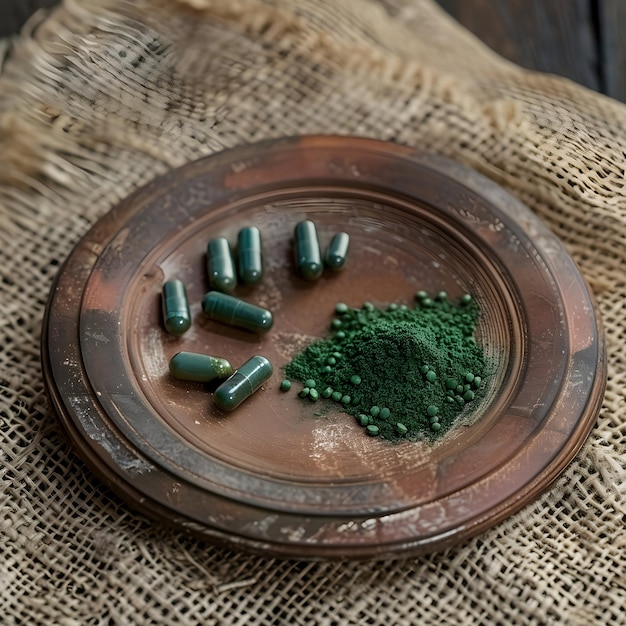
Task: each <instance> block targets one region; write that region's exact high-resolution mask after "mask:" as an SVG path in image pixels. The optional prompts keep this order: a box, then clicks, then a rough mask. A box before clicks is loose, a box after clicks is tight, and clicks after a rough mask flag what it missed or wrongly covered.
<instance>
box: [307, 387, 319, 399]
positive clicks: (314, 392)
mask: <svg viewBox="0 0 626 626" xmlns="http://www.w3.org/2000/svg"><path fill="white" fill-rule="evenodd" d="M309 399H310V400H311V401H313V402H317V401H318V400H319V399H320V394H319V391H318V390H317V389H309Z"/></svg>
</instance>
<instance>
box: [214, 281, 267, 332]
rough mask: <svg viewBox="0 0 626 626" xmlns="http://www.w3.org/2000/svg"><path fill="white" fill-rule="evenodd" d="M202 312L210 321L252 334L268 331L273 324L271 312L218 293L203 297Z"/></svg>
mask: <svg viewBox="0 0 626 626" xmlns="http://www.w3.org/2000/svg"><path fill="white" fill-rule="evenodd" d="M202 310H203V311H204V313H205V315H207V316H208V317H210V318H211V319H214V320H217V321H218V322H222V323H224V324H229V325H230V326H238V327H239V328H245V329H246V330H251V331H253V332H263V331H266V330H269V329H270V328H271V327H272V324H273V323H274V317H273V316H272V313H271V311H268V310H267V309H263V308H261V307H259V306H255V305H254V304H250V303H249V302H244V301H243V300H240V299H239V298H235V297H234V296H229V295H227V294H225V293H220V292H219V291H209V292H208V293H207V294H206V295H205V296H204V298H203V300H202Z"/></svg>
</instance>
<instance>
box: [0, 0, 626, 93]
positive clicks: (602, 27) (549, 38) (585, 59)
mask: <svg viewBox="0 0 626 626" xmlns="http://www.w3.org/2000/svg"><path fill="white" fill-rule="evenodd" d="M437 1H438V2H439V4H440V5H441V6H442V7H443V8H444V9H446V10H447V11H448V12H449V13H450V14H451V15H453V16H454V17H455V18H456V19H457V20H458V21H459V22H461V24H463V25H464V26H465V27H467V28H468V29H469V30H470V31H472V32H473V33H475V34H476V35H477V36H478V37H479V38H480V39H482V40H483V41H484V42H485V43H486V44H487V45H488V46H490V47H491V48H493V49H494V50H495V51H496V52H498V53H499V54H501V55H502V56H504V57H506V58H507V59H510V60H511V61H514V62H515V63H518V64H519V65H522V66H523V67H527V68H529V69H535V70H540V71H543V72H550V73H553V74H559V75H561V76H566V77H568V78H571V79H572V80H575V81H576V82H578V83H580V84H582V85H585V86H586V87H589V88H590V89H595V90H596V91H600V92H602V93H605V94H608V95H610V96H612V97H614V98H617V99H619V100H622V101H625V102H626V35H625V34H624V33H626V1H625V0H437ZM57 2H58V0H0V37H3V36H7V35H10V34H12V33H16V32H18V30H19V29H20V27H21V26H22V24H23V23H24V22H25V21H26V20H27V19H28V17H29V16H30V15H32V13H34V11H35V10H37V9H38V8H42V7H43V8H48V7H51V6H54V5H55V4H56V3H57Z"/></svg>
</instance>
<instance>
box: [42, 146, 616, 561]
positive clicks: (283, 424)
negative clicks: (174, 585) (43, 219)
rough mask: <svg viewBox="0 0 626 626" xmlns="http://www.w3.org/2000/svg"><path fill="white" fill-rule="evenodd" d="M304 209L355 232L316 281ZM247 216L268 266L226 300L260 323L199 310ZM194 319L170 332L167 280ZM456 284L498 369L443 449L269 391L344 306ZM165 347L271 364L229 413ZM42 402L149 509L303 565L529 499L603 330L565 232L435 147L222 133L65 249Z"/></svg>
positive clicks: (580, 423)
mask: <svg viewBox="0 0 626 626" xmlns="http://www.w3.org/2000/svg"><path fill="white" fill-rule="evenodd" d="M302 219H311V220H313V221H314V222H315V223H316V224H317V227H318V231H319V234H320V239H321V243H322V244H323V245H324V244H325V243H327V242H328V241H329V239H330V237H331V236H332V235H333V234H334V233H335V232H337V231H339V230H345V231H347V232H349V234H350V236H351V248H350V253H349V258H348V262H347V263H346V267H345V269H344V270H342V271H341V272H336V273H332V274H331V273H328V272H327V273H325V274H324V276H323V277H322V278H321V279H320V280H319V281H316V282H314V283H311V282H306V281H303V280H301V279H299V278H298V277H297V275H296V272H295V269H294V267H293V260H292V233H293V228H294V226H295V224H296V223H297V222H298V221H300V220H302ZM252 224H254V225H256V226H258V227H259V228H260V230H261V232H262V237H263V249H264V262H265V269H264V278H263V280H262V282H261V283H260V284H259V285H257V286H255V287H253V288H251V287H248V288H241V287H240V288H238V291H237V292H236V295H238V296H240V297H242V298H244V299H247V300H249V301H251V302H254V303H257V304H260V305H262V306H265V307H268V308H270V309H271V310H272V311H273V313H274V317H275V323H274V327H273V329H272V330H271V331H270V332H268V333H267V334H265V335H263V336H258V335H256V334H253V333H249V332H246V331H239V330H235V329H232V328H229V327H225V326H223V325H220V324H218V323H216V322H211V321H209V320H208V319H206V318H205V317H204V315H203V314H202V311H201V307H200V302H201V299H202V296H203V294H204V293H205V292H206V291H207V290H208V282H207V275H206V271H205V248H206V244H207V242H208V240H209V239H210V238H211V237H215V236H225V237H228V238H229V239H230V241H231V242H233V243H235V241H236V236H237V232H238V230H239V229H240V228H241V227H242V226H244V225H252ZM175 277H178V278H180V279H182V280H183V281H184V282H185V284H186V286H187V291H188V294H189V299H190V302H191V309H192V316H193V324H192V328H191V330H190V331H189V332H188V333H187V334H185V335H184V336H183V337H181V338H175V337H172V336H170V335H168V334H167V333H165V331H164V330H163V327H162V322H161V313H160V292H161V287H162V284H163V281H164V280H167V279H170V278H175ZM420 289H424V290H426V291H431V292H436V291H440V290H446V291H447V292H448V293H449V294H450V295H451V296H454V295H460V294H462V293H464V292H470V293H472V294H473V296H474V297H475V298H476V299H477V301H478V303H479V305H480V308H481V319H480V323H479V327H478V330H477V334H476V337H477V340H478V341H479V342H480V343H481V344H482V345H483V346H484V349H485V351H486V353H487V355H488V356H489V358H490V359H491V360H492V361H493V362H495V363H497V368H496V370H495V373H494V374H493V376H491V377H490V379H489V381H488V389H487V394H486V397H485V398H484V400H483V401H482V402H481V404H480V406H478V407H475V408H474V411H473V413H472V415H471V419H469V420H468V419H465V421H464V423H463V424H462V425H459V426H458V427H456V428H454V429H453V430H452V431H451V432H450V433H449V434H448V435H447V436H445V437H444V438H443V439H441V440H440V441H438V442H437V443H435V444H429V443H412V442H404V443H401V444H389V443H387V442H385V441H382V440H378V439H377V438H372V437H367V436H366V435H364V433H363V430H362V429H361V428H360V427H359V426H358V425H357V424H356V423H355V421H354V419H353V418H351V417H350V416H348V415H345V414H343V413H341V412H340V411H338V410H337V409H336V408H334V407H328V410H327V411H326V413H325V415H323V416H322V417H316V416H315V415H314V410H313V408H312V407H313V405H312V404H311V403H308V402H303V401H302V400H300V399H299V398H298V397H297V394H296V393H289V394H283V393H280V392H279V391H278V386H279V384H280V381H281V379H282V376H281V372H280V368H281V367H282V366H284V365H285V364H286V363H287V362H288V361H289V360H290V358H291V357H292V356H294V354H295V353H296V352H297V351H298V350H300V349H301V348H302V347H303V345H305V344H306V342H307V341H309V340H311V338H315V337H320V336H324V335H325V333H326V329H327V328H328V324H329V321H330V320H331V318H332V313H333V309H334V305H335V303H336V302H338V301H343V302H347V303H348V304H350V305H352V306H360V305H361V304H362V303H363V302H364V301H366V300H367V301H371V302H374V303H376V304H386V303H389V302H398V303H402V302H404V303H407V304H410V303H411V301H412V297H413V295H414V294H415V292H416V291H417V290H420ZM179 350H191V351H197V352H207V353H210V354H216V355H220V356H224V357H226V358H228V359H229V360H230V361H231V362H232V363H233V364H234V365H235V366H237V365H239V364H241V363H243V362H244V361H245V360H247V359H248V358H249V357H250V356H252V355H253V354H262V355H264V356H266V357H267V358H269V359H270V361H271V362H272V363H273V365H274V375H273V377H272V378H271V379H270V380H269V381H268V382H267V383H266V384H265V385H264V387H263V388H262V389H261V390H260V391H259V392H257V393H256V394H255V395H254V396H252V397H251V398H250V399H248V400H247V401H246V402H245V403H244V404H243V405H241V406H240V407H239V408H238V409H237V410H236V411H234V412H232V413H230V414H227V415H226V414H222V413H220V412H219V411H218V410H217V409H215V408H214V406H213V404H212V401H211V393H210V389H207V387H205V386H203V385H201V384H196V383H184V382H180V381H176V380H173V379H172V378H171V377H170V376H169V374H168V360H169V358H170V357H171V356H172V355H173V354H175V353H176V352H178V351H179ZM43 363H44V375H45V380H46V384H47V388H48V391H49V394H50V396H51V399H52V402H53V405H54V407H55V409H56V410H57V412H58V414H59V415H60V417H61V419H62V422H63V424H64V426H65V427H66V429H67V430H68V432H69V434H70V436H71V438H72V440H73V442H74V443H75V445H76V446H77V448H78V450H79V452H80V453H81V454H82V456H83V458H84V459H85V461H86V462H88V464H89V465H90V466H91V467H92V468H93V469H94V470H95V471H96V472H97V473H98V474H99V475H100V476H101V477H102V478H103V479H104V480H105V481H106V482H107V483H108V484H109V485H110V486H111V487H112V488H113V489H114V490H115V491H116V492H118V493H119V494H120V495H121V496H123V497H124V498H126V499H127V500H128V501H129V502H130V503H132V504H133V505H134V506H135V507H137V508H139V509H140V510H141V511H143V512H145V513H147V514H149V515H151V516H152V517H155V518H158V519H161V520H164V521H167V522H169V523H172V524H175V525H177V526H179V527H182V528H185V529H188V530H190V531H192V532H194V533H196V534H199V535H201V536H203V537H205V538H207V539H210V540H212V541H216V542H221V543H226V544H228V545H230V546H233V547H240V548H244V549H248V550H252V551H256V552H261V553H265V554H269V555H277V556H288V557H298V558H310V557H315V558H338V557H355V558H364V557H377V558H380V557H389V556H400V555H407V554H417V553H423V552H426V551H430V550H433V549H439V548H443V547H446V546H449V545H451V544H453V543H456V542H459V541H461V540H463V539H465V538H467V537H469V536H472V535H474V534H476V533H478V532H480V531H481V530H484V529H486V528H488V527H489V526H492V525H493V524H496V523H497V522H498V521H500V520H502V519H503V518H505V517H506V516H508V515H510V514H512V513H513V512H515V511H517V510H519V509H520V508H521V507H523V506H524V505H525V504H526V503H528V502H529V501H530V500H531V499H533V498H534V497H536V496H537V495H538V494H539V493H540V492H541V491H542V490H544V489H545V488H546V487H547V486H548V485H549V484H550V483H551V481H553V479H554V478H555V477H556V476H557V475H558V474H559V473H560V472H561V471H562V470H563V469H564V468H565V466H566V465H567V464H568V463H569V462H570V461H571V460H572V458H573V457H574V455H575V453H576V451H577V450H578V449H579V447H580V446H581V445H582V443H583V441H584V439H585V438H586V436H587V435H588V433H589V431H590V429H591V427H592V425H593V423H594V421H595V417H596V414H597V411H598V410H599V406H600V403H601V399H602V394H603V390H604V384H605V379H606V371H605V355H604V341H603V335H602V331H601V328H600V322H599V319H598V317H597V314H596V312H595V310H594V304H593V301H592V297H591V295H590V293H589V291H588V289H587V286H586V284H585V282H584V280H583V279H582V278H581V276H580V274H579V272H578V271H577V269H576V267H575V265H574V263H573V262H572V260H571V258H570V257H569V256H568V254H567V253H566V251H565V250H564V248H563V246H562V245H561V243H560V242H559V241H558V240H557V239H556V238H555V237H554V236H553V235H552V234H551V233H550V232H549V231H548V230H547V228H546V227H545V226H544V225H543V224H542V223H541V222H540V221H539V220H538V219H537V218H536V217H535V216H534V215H533V214H532V213H531V212H530V211H529V210H528V209H527V208H526V207H525V206H523V205H522V204H521V203H520V202H519V201H517V200H515V199H514V198H512V197H511V196H510V195H508V194H507V193H505V192H504V191H503V190H502V189H501V188H499V187H498V186H497V185H495V184H494V183H492V182H490V181H489V180H487V179H485V178H484V177H482V176H481V175H479V174H477V173H476V172H474V171H472V170H470V169H468V168H466V167H463V166H461V165H459V164H456V163H453V162H451V161H449V160H447V159H444V158H442V157H440V156H436V155H432V154H427V153H422V152H419V151H415V150H412V149H410V148H406V147H402V146H398V145H394V144H389V143H381V142H376V141H371V140H367V139H358V138H347V137H324V136H312V137H300V138H291V139H284V140H276V141H270V142H265V143H262V144H257V145H252V146H247V147H241V148H236V149H233V150H228V151H225V152H222V153H220V154H217V155H214V156H211V157H208V158H205V159H201V160H199V161H197V162H194V163H190V164H188V165H186V166H184V167H182V168H179V169H177V170H174V171H172V172H170V173H169V174H167V175H166V176H163V177H160V178H158V179H156V180H155V181H153V182H152V183H150V184H149V185H147V186H146V187H144V188H142V189H140V190H139V191H138V192H136V193H135V194H133V195H132V196H130V197H129V198H128V199H126V200H125V201H124V202H122V203H121V204H120V205H119V206H117V207H116V208H114V209H113V210H112V211H111V212H110V213H109V214H107V215H106V216H105V217H103V218H102V219H101V220H100V221H99V222H98V223H97V224H96V225H95V226H94V227H93V228H92V229H91V230H90V231H89V233H88V234H87V235H86V236H85V237H84V239H83V240H82V241H81V242H80V243H79V244H78V246H77V247H76V248H75V250H74V251H73V252H72V254H71V255H70V257H69V258H68V259H67V261H66V263H65V265H64V266H63V268H62V270H61V272H60V273H59V276H58V279H57V281H56V284H55V286H54V288H53V290H52V293H51V297H50V302H49V306H48V310H47V316H46V322H45V329H44V338H43Z"/></svg>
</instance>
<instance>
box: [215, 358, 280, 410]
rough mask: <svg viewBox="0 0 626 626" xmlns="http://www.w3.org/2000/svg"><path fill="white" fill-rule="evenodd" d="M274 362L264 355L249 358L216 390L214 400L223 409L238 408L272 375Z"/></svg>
mask: <svg viewBox="0 0 626 626" xmlns="http://www.w3.org/2000/svg"><path fill="white" fill-rule="evenodd" d="M272 371H273V370H272V364H271V363H270V362H269V361H268V360H267V359H266V358H265V357H263V356H253V357H252V358H251V359H248V360H247V361H246V362H245V363H244V364H243V365H242V366H241V367H240V368H239V369H238V370H236V371H235V373H234V374H233V375H232V376H231V377H230V378H228V379H227V380H225V381H224V382H223V383H222V384H221V385H220V386H219V387H218V388H217V389H216V390H215V394H214V396H213V401H214V402H215V404H216V405H217V406H218V408H220V409H222V411H232V410H233V409H236V408H237V407H238V406H239V405H240V404H241V403H242V402H243V401H244V400H246V399H247V398H249V397H250V396H251V395H252V394H253V393H254V392H255V391H256V390H257V389H259V387H261V385H262V384H263V383H264V382H265V381H266V380H267V379H268V378H269V377H270V376H271V375H272Z"/></svg>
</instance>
